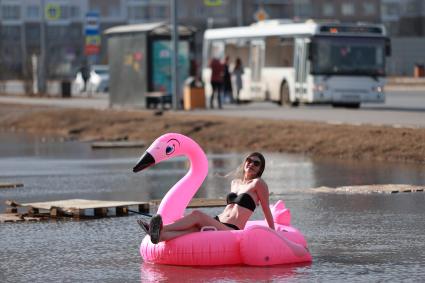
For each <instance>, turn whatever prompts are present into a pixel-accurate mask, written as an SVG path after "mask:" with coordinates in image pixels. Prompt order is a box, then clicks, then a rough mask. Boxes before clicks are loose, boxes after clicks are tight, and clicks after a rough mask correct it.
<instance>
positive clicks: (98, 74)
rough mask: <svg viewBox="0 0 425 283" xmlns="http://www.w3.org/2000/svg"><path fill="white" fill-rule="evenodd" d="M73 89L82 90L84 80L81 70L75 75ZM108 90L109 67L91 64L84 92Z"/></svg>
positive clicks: (77, 91) (78, 91)
mask: <svg viewBox="0 0 425 283" xmlns="http://www.w3.org/2000/svg"><path fill="white" fill-rule="evenodd" d="M73 84H74V86H73V88H74V91H75V92H76V93H81V92H83V91H84V80H83V76H82V74H81V72H78V73H77V75H76V76H75V79H74V82H73ZM108 91H109V67H108V66H107V65H93V66H91V67H90V78H89V80H88V82H87V89H86V92H89V93H93V92H108Z"/></svg>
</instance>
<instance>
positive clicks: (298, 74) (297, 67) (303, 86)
mask: <svg viewBox="0 0 425 283" xmlns="http://www.w3.org/2000/svg"><path fill="white" fill-rule="evenodd" d="M309 42H310V39H308V38H296V39H295V52H294V71H295V88H294V89H295V98H296V99H297V100H303V99H306V98H307V93H308V91H307V90H308V89H307V73H308V66H307V63H308V61H307V58H308V43H309Z"/></svg>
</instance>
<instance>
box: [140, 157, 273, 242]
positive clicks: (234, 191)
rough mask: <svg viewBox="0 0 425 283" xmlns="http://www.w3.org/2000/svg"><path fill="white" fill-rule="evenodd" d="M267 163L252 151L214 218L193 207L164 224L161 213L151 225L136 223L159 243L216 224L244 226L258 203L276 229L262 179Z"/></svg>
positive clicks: (231, 227)
mask: <svg viewBox="0 0 425 283" xmlns="http://www.w3.org/2000/svg"><path fill="white" fill-rule="evenodd" d="M265 166H266V161H265V159H264V156H263V155H262V154H261V153H259V152H253V153H251V154H250V155H248V156H247V157H246V158H245V160H244V162H243V163H242V164H241V165H240V166H239V170H238V171H239V172H238V173H240V176H237V177H236V178H235V179H234V180H233V181H232V182H231V187H230V193H229V194H228V195H227V206H226V207H225V208H224V211H223V212H222V213H221V214H219V215H217V216H215V217H211V216H209V215H207V214H205V213H203V212H201V211H198V210H194V211H192V212H191V213H190V214H188V215H186V216H184V217H183V218H181V219H178V220H177V221H175V222H174V223H171V224H167V225H164V226H163V225H162V218H161V215H159V214H156V215H154V216H153V217H152V219H151V222H150V224H148V223H147V222H145V221H144V220H142V219H140V220H138V221H137V222H138V223H139V225H140V226H141V227H142V228H143V230H144V231H145V232H146V233H147V234H149V235H150V237H151V241H152V243H154V244H157V243H159V242H161V241H168V240H171V239H174V238H177V237H180V236H183V235H186V234H189V233H192V232H198V231H200V230H201V229H202V227H204V226H214V227H215V228H216V229H217V230H240V229H244V227H245V225H246V223H247V222H248V219H249V218H250V217H251V215H252V214H253V213H254V210H255V208H256V207H257V205H258V204H261V208H262V210H263V213H264V216H265V218H266V220H267V224H268V225H269V227H270V228H271V229H273V230H274V229H275V227H274V222H273V216H272V213H271V211H270V207H269V189H268V187H267V184H266V182H265V181H264V180H263V179H261V175H262V174H263V172H264V168H265Z"/></svg>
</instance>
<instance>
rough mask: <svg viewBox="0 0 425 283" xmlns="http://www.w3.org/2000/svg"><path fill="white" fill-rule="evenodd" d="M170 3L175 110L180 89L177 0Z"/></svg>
mask: <svg viewBox="0 0 425 283" xmlns="http://www.w3.org/2000/svg"><path fill="white" fill-rule="evenodd" d="M170 1H171V3H170V4H171V5H170V7H171V26H172V33H171V39H172V46H173V47H172V52H171V53H172V60H171V78H172V92H173V108H174V110H177V109H179V108H180V88H179V73H178V53H179V49H178V44H179V34H178V23H177V0H170Z"/></svg>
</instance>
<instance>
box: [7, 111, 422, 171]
mask: <svg viewBox="0 0 425 283" xmlns="http://www.w3.org/2000/svg"><path fill="white" fill-rule="evenodd" d="M0 129H1V130H3V131H25V132H30V133H35V134H42V135H55V136H61V137H64V138H65V139H77V140H82V141H106V140H108V141H109V140H113V141H116V140H131V141H138V140H143V141H146V143H147V144H150V142H152V141H153V140H154V139H155V138H157V137H158V136H160V135H161V134H164V133H167V132H178V133H182V134H185V135H188V136H190V137H192V138H193V139H195V140H196V141H197V142H198V143H199V144H200V145H201V147H202V148H204V149H205V150H206V151H210V150H212V151H218V152H228V151H238V152H246V151H263V152H265V151H266V152H287V153H299V154H305V155H309V156H314V157H331V158H341V159H359V160H384V161H385V160H388V161H403V162H418V163H423V162H425V143H424V141H425V129H407V128H391V127H383V126H380V127H379V126H352V125H330V124H323V123H313V122H291V121H271V120H259V119H255V120H254V119H249V118H225V117H217V116H205V117H199V116H196V117H195V116H185V115H184V114H182V113H173V112H164V113H163V114H162V115H155V113H154V112H152V111H124V110H89V109H64V108H48V107H30V106H18V105H0Z"/></svg>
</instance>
